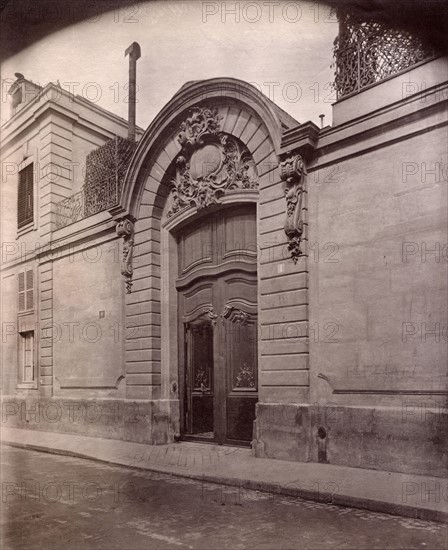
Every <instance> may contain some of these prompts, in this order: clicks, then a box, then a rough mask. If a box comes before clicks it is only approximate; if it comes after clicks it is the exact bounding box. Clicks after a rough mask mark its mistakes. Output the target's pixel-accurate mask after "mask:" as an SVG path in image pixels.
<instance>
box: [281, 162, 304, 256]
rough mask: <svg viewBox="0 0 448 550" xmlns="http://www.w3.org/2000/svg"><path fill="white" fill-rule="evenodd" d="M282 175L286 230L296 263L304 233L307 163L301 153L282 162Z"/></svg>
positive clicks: (300, 252) (289, 248) (291, 252)
mask: <svg viewBox="0 0 448 550" xmlns="http://www.w3.org/2000/svg"><path fill="white" fill-rule="evenodd" d="M279 169H280V177H281V179H282V181H284V182H285V184H286V188H285V198H286V219H285V226H284V230H285V233H286V236H287V237H288V250H289V252H290V254H291V258H292V261H293V262H294V263H295V264H296V263H297V260H298V259H299V256H301V255H302V250H301V249H300V243H301V240H302V234H303V219H302V211H303V208H302V202H303V188H304V176H305V175H306V170H305V164H304V162H303V159H302V157H301V156H300V155H290V156H288V157H287V158H286V160H284V161H283V162H280V166H279Z"/></svg>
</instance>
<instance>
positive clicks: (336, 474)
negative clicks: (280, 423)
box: [1, 428, 448, 522]
mask: <svg viewBox="0 0 448 550" xmlns="http://www.w3.org/2000/svg"><path fill="white" fill-rule="evenodd" d="M1 439H2V443H3V444H4V445H11V446H14V447H21V448H26V449H33V450H37V451H43V452H48V453H55V454H62V455H67V456H74V457H78V458H86V459H90V460H97V461H101V462H104V463H107V464H114V465H121V466H126V467H130V468H137V469H140V470H149V471H153V472H160V473H165V474H171V475H175V476H181V477H187V478H192V479H198V480H201V481H206V482H212V483H218V484H222V485H232V486H238V487H241V488H245V489H254V490H258V491H264V492H268V493H272V494H284V495H289V496H296V497H300V498H303V499H306V500H314V501H318V502H327V503H332V504H336V505H340V506H350V507H353V508H361V509H365V510H372V511H375V512H384V513H389V514H394V515H400V516H406V517H411V518H416V519H423V520H432V521H440V522H446V521H447V520H448V480H446V479H443V478H440V477H431V476H420V475H414V474H400V473H396V472H383V471H378V470H366V469H361V468H350V467H345V466H336V465H332V464H317V463H313V462H307V463H304V462H289V461H283V460H273V459H267V458H254V457H253V456H252V451H251V450H250V449H245V448H239V447H225V446H221V445H210V444H202V443H190V442H182V443H172V444H170V445H157V446H156V445H146V444H143V443H131V442H127V441H119V440H115V439H100V438H96V437H87V436H79V435H72V434H58V433H50V432H43V431H37V430H19V429H12V428H2V430H1Z"/></svg>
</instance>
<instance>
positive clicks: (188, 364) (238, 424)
mask: <svg viewBox="0 0 448 550" xmlns="http://www.w3.org/2000/svg"><path fill="white" fill-rule="evenodd" d="M177 242H178V254H179V258H178V271H179V273H178V277H177V280H176V288H177V292H178V307H179V318H178V334H179V354H178V357H179V390H180V392H179V394H180V399H181V434H182V436H183V437H184V438H186V439H196V440H201V441H209V442H215V443H220V444H222V443H231V444H248V443H250V441H251V440H252V424H253V421H254V419H255V405H256V402H257V396H258V375H257V372H258V366H257V354H258V350H257V252H256V250H257V247H256V207H255V204H251V203H249V204H241V205H227V207H221V208H220V209H219V210H214V211H212V212H211V213H209V214H207V215H206V216H203V217H201V218H200V219H199V220H196V221H193V222H192V223H190V224H189V225H188V226H186V227H183V229H182V231H181V232H179V233H178V235H177Z"/></svg>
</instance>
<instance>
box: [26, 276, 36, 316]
mask: <svg viewBox="0 0 448 550" xmlns="http://www.w3.org/2000/svg"><path fill="white" fill-rule="evenodd" d="M33 307H34V272H33V270H32V269H28V270H27V272H26V309H33Z"/></svg>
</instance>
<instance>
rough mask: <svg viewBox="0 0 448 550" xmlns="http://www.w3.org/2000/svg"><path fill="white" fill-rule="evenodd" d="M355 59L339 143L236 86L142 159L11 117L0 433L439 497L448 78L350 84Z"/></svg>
mask: <svg viewBox="0 0 448 550" xmlns="http://www.w3.org/2000/svg"><path fill="white" fill-rule="evenodd" d="M341 36H342V38H343V35H341ZM341 40H342V39H341ZM352 45H353V43H352V42H350V41H349V46H347V44H339V47H340V50H339V66H338V71H339V72H338V73H337V79H336V86H337V88H338V92H339V98H338V101H337V102H336V103H335V104H334V106H333V125H332V126H331V127H329V126H327V127H325V128H318V127H317V126H316V125H315V124H314V123H312V122H304V123H300V122H298V121H296V120H294V119H293V118H292V117H291V116H289V115H288V114H287V113H285V112H284V111H282V110H281V109H279V108H278V107H277V106H276V105H275V104H274V103H273V102H272V101H270V100H269V99H268V98H266V97H265V96H263V95H262V94H260V93H259V92H258V91H257V90H256V89H255V88H254V87H253V86H251V85H249V84H247V83H245V82H242V81H239V80H236V79H232V78H214V79H211V80H207V81H194V82H189V83H187V84H185V85H184V86H183V87H182V88H181V89H180V90H179V91H178V92H177V93H176V94H175V96H174V97H173V98H172V99H171V100H170V101H169V102H168V103H167V105H166V106H165V107H164V108H163V109H162V110H161V111H160V113H159V114H158V115H157V116H156V118H155V119H154V120H153V121H152V123H151V124H150V125H149V127H148V128H147V129H146V131H145V132H142V131H139V130H138V131H137V134H138V136H137V137H138V143H137V144H134V143H132V142H129V141H128V140H126V137H125V136H126V130H127V129H126V122H125V121H123V120H121V119H119V118H118V117H116V116H114V115H112V114H110V113H108V112H106V111H104V110H102V109H99V108H98V107H97V106H94V105H92V104H90V103H89V102H87V101H85V100H82V99H80V98H73V97H69V96H68V95H66V94H65V93H64V92H62V91H61V90H60V89H59V88H58V87H57V86H55V85H53V84H50V85H48V86H47V87H45V88H44V89H40V88H37V87H36V88H35V93H34V97H32V98H31V99H29V101H28V102H25V103H23V105H21V103H20V102H19V103H18V104H17V105H18V107H17V106H16V107H15V110H16V112H15V114H14V115H13V117H12V118H11V119H10V120H9V121H8V122H7V123H6V124H5V125H4V127H3V129H2V130H3V145H2V167H3V177H2V212H1V215H2V245H3V249H2V250H3V253H2V272H1V278H2V285H1V286H2V329H3V335H2V338H3V342H2V365H3V410H2V413H3V419H2V420H3V423H4V425H8V426H14V427H21V428H23V429H38V430H45V431H61V432H65V433H79V434H86V435H91V436H97V437H106V438H112V439H123V440H127V441H137V442H143V443H148V444H164V443H167V442H172V441H174V440H179V439H189V440H196V441H202V442H210V443H218V444H233V445H252V448H253V452H254V453H255V455H256V456H258V457H270V458H278V459H283V460H296V461H314V462H323V463H331V464H341V465H349V466H353V467H361V468H375V469H385V470H391V471H402V472H414V473H431V474H432V475H438V476H444V475H446V469H447V461H448V456H447V450H446V449H447V439H446V437H447V436H446V434H447V416H446V397H447V393H448V390H447V369H446V357H447V348H446V345H447V334H446V330H447V325H446V303H447V261H446V259H447V245H446V242H447V239H446V219H447V192H446V182H447V174H446V170H447V158H446V155H447V153H446V141H447V139H446V138H447V119H446V98H447V90H448V78H447V65H446V59H445V58H443V57H437V56H426V57H425V56H424V55H422V56H421V58H416V59H414V60H413V62H411V63H409V62H408V64H407V65H406V66H403V67H399V66H396V67H395V71H394V72H393V71H392V72H391V74H380V76H379V77H378V78H373V77H372V75H368V77H366V79H364V80H363V81H362V82H360V81H357V80H356V79H355V80H354V81H353V79H352V80H351V79H350V78H348V77H347V75H346V74H345V73H344V70H345V71H346V72H347V71H349V75H350V74H352V75H353V68H351V69H348V68H347V62H344V60H343V59H344V55H345V56H346V58H347V50H344V48H347V47H352ZM349 58H350V59H351V58H352V56H349ZM337 60H338V58H337ZM344 63H345V65H344ZM350 71H351V72H350ZM369 79H370V80H369ZM25 85H27V86H28V87H29V88H30V87H31V88H32V87H33V85H32V83H30V82H29V81H26V79H24V78H23V77H21V76H20V77H19V79H18V81H17V82H16V84H14V86H13V89H12V91H11V94H12V96H13V97H14V94H15V88H21V87H23V88H24V87H25ZM51 94H54V95H51ZM24 95H25V94H23V96H22V97H24ZM14 101H16V100H14ZM76 163H78V164H76ZM31 165H32V166H33V168H32V169H31V172H32V174H33V175H34V177H33V178H32V180H31V181H32V184H31V189H32V194H33V195H32V203H31V202H30V200H31V199H30V198H29V197H30V196H31V195H30V191H29V185H30V184H29V181H30V180H29V177H30V176H29V172H27V171H26V170H27V167H28V166H31ZM78 165H79V166H85V173H82V172H81V175H79V177H78V176H77V174H79V173H78V172H77V171H76V168H77V166H78ZM28 170H30V169H28ZM27 178H28V179H27ZM27 182H28V183H27ZM19 190H20V191H19ZM27 190H28V191H27ZM18 193H19V195H20V193H22V197H25V198H24V199H22V201H24V202H22V203H21V202H20V197H18ZM18 203H20V204H22V207H21V208H22V209H23V212H24V214H23V216H24V219H22V220H21V222H20V223H21V224H22V225H20V224H18V219H17V204H18ZM23 205H24V206H23ZM27 208H28V210H29V211H31V212H32V216H31V218H30V219H28V220H27V219H26V215H27V212H28V214H29V211H27ZM30 209H31V210H30ZM18 225H20V227H18Z"/></svg>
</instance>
